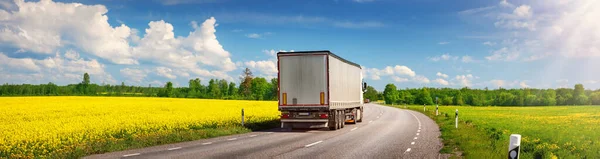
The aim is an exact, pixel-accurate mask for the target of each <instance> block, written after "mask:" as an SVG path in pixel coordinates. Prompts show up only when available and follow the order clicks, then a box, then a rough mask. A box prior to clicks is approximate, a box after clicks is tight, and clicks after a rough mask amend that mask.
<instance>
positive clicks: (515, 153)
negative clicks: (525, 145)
mask: <svg viewBox="0 0 600 159" xmlns="http://www.w3.org/2000/svg"><path fill="white" fill-rule="evenodd" d="M520 149H521V135H519V134H511V135H510V143H509V144H508V159H519V156H520V154H519V153H520Z"/></svg>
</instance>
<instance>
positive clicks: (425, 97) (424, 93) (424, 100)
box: [417, 87, 433, 105]
mask: <svg viewBox="0 0 600 159" xmlns="http://www.w3.org/2000/svg"><path fill="white" fill-rule="evenodd" d="M417 102H418V103H419V104H427V105H433V100H432V99H431V95H430V94H429V91H428V90H427V88H425V87H423V89H422V90H421V93H420V94H419V97H417Z"/></svg>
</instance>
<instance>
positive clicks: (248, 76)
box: [240, 67, 253, 98]
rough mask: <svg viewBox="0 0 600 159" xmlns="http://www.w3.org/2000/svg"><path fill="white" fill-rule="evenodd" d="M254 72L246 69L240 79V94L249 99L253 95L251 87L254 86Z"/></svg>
mask: <svg viewBox="0 0 600 159" xmlns="http://www.w3.org/2000/svg"><path fill="white" fill-rule="evenodd" d="M252 78H253V77H252V71H250V69H249V68H247V67H246V69H245V70H244V71H243V72H242V77H241V79H240V81H241V82H240V91H241V92H240V93H241V94H242V95H243V96H244V97H246V98H248V97H250V95H251V93H252V92H251V91H250V86H251V85H252Z"/></svg>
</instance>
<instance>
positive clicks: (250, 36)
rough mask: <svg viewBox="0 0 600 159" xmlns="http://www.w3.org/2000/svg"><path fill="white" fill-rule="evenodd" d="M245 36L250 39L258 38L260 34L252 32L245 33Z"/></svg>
mask: <svg viewBox="0 0 600 159" xmlns="http://www.w3.org/2000/svg"><path fill="white" fill-rule="evenodd" d="M246 37H248V38H252V39H259V38H261V35H260V34H257V33H252V34H246Z"/></svg>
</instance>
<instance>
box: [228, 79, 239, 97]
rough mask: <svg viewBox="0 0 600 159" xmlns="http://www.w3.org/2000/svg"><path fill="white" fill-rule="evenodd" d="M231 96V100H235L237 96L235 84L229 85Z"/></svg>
mask: <svg viewBox="0 0 600 159" xmlns="http://www.w3.org/2000/svg"><path fill="white" fill-rule="evenodd" d="M229 96H231V98H235V97H236V96H237V87H236V86H235V83H233V82H231V83H229Z"/></svg>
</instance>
